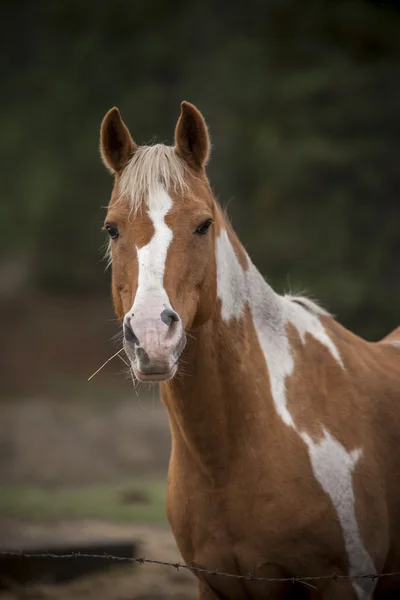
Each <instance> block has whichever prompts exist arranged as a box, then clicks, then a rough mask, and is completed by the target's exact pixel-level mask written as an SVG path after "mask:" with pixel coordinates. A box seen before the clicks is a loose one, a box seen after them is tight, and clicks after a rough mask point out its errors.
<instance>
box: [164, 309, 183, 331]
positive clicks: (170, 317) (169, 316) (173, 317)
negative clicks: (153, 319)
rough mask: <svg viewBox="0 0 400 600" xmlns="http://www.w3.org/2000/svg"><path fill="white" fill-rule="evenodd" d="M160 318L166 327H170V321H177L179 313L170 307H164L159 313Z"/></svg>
mask: <svg viewBox="0 0 400 600" xmlns="http://www.w3.org/2000/svg"><path fill="white" fill-rule="evenodd" d="M160 319H161V321H162V322H163V323H165V324H166V326H167V327H170V326H171V324H172V323H175V322H178V321H179V315H178V313H176V312H175V311H174V310H172V308H165V309H164V310H163V311H162V313H161V315H160Z"/></svg>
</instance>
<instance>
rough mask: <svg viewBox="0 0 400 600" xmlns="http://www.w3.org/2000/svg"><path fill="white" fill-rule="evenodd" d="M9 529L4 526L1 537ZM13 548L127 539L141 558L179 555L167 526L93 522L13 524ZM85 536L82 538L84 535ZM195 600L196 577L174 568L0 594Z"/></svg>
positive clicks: (10, 599) (119, 572) (136, 569)
mask: <svg viewBox="0 0 400 600" xmlns="http://www.w3.org/2000/svg"><path fill="white" fill-rule="evenodd" d="M4 526H5V524H4V523H3V533H5V530H4ZM8 527H9V530H10V531H11V530H12V532H13V533H12V535H13V539H14V542H15V546H16V547H18V543H17V542H18V540H20V541H23V543H24V544H25V545H29V544H30V543H33V542H34V543H35V544H38V543H40V542H41V541H43V542H46V541H47V540H49V539H54V538H57V539H62V540H64V541H70V540H73V541H74V542H75V541H76V540H79V539H83V538H84V540H85V541H88V540H96V539H101V540H107V539H110V540H111V539H116V538H117V539H120V540H123V539H126V540H130V539H132V540H135V541H137V542H139V547H140V555H141V556H145V557H149V558H150V557H151V558H152V559H160V560H168V561H170V562H179V561H180V560H182V559H181V557H180V554H179V552H178V550H177V548H176V545H175V542H174V539H173V537H172V535H171V532H170V530H169V529H168V527H151V526H146V525H134V526H133V525H129V526H128V525H117V524H115V523H108V522H103V521H95V520H87V519H86V520H84V521H80V520H75V521H65V522H57V523H53V524H46V523H36V524H32V523H27V522H19V521H16V520H9V522H8ZM82 532H84V535H82ZM51 598H54V599H57V600H69V599H70V598H71V599H72V598H73V599H74V600H80V599H82V600H83V599H85V600H95V599H96V600H97V599H98V600H158V599H159V600H163V599H169V598H174V599H175V600H192V599H195V598H197V583H196V579H195V577H194V576H193V575H192V574H191V573H189V572H188V571H186V570H183V569H181V570H179V571H176V570H175V569H174V568H172V567H164V566H158V565H151V564H145V565H137V566H133V567H131V566H130V565H128V566H123V567H116V568H113V570H110V571H107V572H105V573H102V574H94V575H90V576H85V577H82V578H80V579H77V580H75V581H72V582H70V583H67V584H58V585H42V584H40V585H39V584H37V585H31V586H29V587H24V588H22V587H20V588H18V587H16V586H13V587H11V589H9V590H7V591H4V592H3V593H1V592H0V599H1V600H17V599H18V600H20V599H26V600H33V599H35V600H40V599H43V600H50V599H51Z"/></svg>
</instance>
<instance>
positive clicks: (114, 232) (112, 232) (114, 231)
mask: <svg viewBox="0 0 400 600" xmlns="http://www.w3.org/2000/svg"><path fill="white" fill-rule="evenodd" d="M105 229H106V231H107V233H108V235H109V236H110V238H111V239H112V240H115V238H117V237H118V236H119V231H118V227H116V226H115V225H110V224H109V223H107V225H106V226H105Z"/></svg>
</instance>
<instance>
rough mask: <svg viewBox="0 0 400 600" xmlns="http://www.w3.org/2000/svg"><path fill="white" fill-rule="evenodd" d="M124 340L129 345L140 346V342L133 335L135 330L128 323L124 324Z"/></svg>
mask: <svg viewBox="0 0 400 600" xmlns="http://www.w3.org/2000/svg"><path fill="white" fill-rule="evenodd" d="M124 338H125V339H126V341H127V342H128V343H129V344H133V345H135V346H139V340H138V338H137V337H136V335H135V334H134V333H133V329H132V327H131V326H130V325H128V323H126V322H125V323H124Z"/></svg>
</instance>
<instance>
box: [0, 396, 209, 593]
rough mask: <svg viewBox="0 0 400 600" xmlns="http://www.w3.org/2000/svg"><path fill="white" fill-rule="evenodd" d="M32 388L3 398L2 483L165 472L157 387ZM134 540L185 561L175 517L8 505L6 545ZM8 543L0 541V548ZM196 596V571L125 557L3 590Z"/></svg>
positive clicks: (0, 520) (2, 532) (1, 535)
mask: <svg viewBox="0 0 400 600" xmlns="http://www.w3.org/2000/svg"><path fill="white" fill-rule="evenodd" d="M78 396H79V394H78V395H77V394H74V395H73V397H72V396H71V397H70V398H69V397H68V394H64V397H63V398H62V399H60V398H58V399H52V398H50V397H44V396H41V397H37V398H29V399H26V400H23V399H22V400H21V399H19V400H13V401H12V402H2V403H0V494H1V493H2V492H1V485H8V486H10V485H11V486H19V485H27V484H28V485H33V486H36V487H40V488H42V489H49V490H52V489H54V488H59V487H60V486H61V487H62V486H65V485H67V486H68V485H74V486H77V485H78V486H79V485H81V484H87V483H89V484H90V483H98V482H106V483H107V482H114V481H116V482H118V481H122V480H123V481H132V483H133V484H134V483H135V481H136V480H139V479H140V477H143V475H145V476H149V477H152V476H155V475H156V476H157V477H165V476H166V471H167V465H168V457H169V451H170V437H169V430H168V423H167V418H166V415H165V410H164V408H163V407H162V406H161V404H160V403H159V400H158V398H157V396H156V395H155V394H154V393H150V394H143V393H142V394H141V396H140V397H139V398H137V397H136V396H135V395H134V394H132V395H129V396H125V395H121V396H119V397H118V396H117V397H112V400H111V401H110V397H109V396H108V395H107V394H103V396H104V397H103V398H100V397H99V396H98V395H97V394H94V395H93V397H91V398H89V397H87V396H85V395H84V394H83V395H82V394H81V396H79V397H78ZM115 539H118V540H132V541H135V542H137V543H138V544H139V552H140V556H146V557H147V558H151V559H160V560H163V561H170V562H179V561H181V560H182V559H181V557H180V555H179V552H178V550H177V548H176V545H175V542H174V539H173V537H172V534H171V532H170V530H169V527H168V525H167V524H166V525H165V526H164V525H161V526H160V525H157V526H156V525H154V526H152V525H149V524H130V523H117V522H110V521H105V520H98V519H97V520H96V519H93V518H85V519H83V518H73V519H71V518H65V519H64V518H60V519H56V520H54V519H53V520H50V519H44V520H41V521H38V520H27V519H26V518H24V519H22V518H21V517H16V516H14V517H12V518H11V517H10V516H7V515H6V514H0V546H1V547H2V548H7V549H18V550H19V549H20V548H29V547H31V546H33V545H35V546H36V547H37V546H38V545H41V544H42V543H43V544H46V543H48V542H49V541H50V542H52V543H53V542H54V541H57V542H58V543H61V542H73V543H77V542H80V541H83V542H87V541H95V540H96V541H101V542H104V541H106V540H110V541H111V540H115ZM0 549H1V548H0ZM196 597H197V582H196V579H195V577H194V576H193V575H192V574H191V573H189V572H188V571H185V570H180V571H176V570H175V569H173V568H168V567H164V566H157V565H151V564H145V565H142V566H140V565H135V566H131V565H128V566H123V567H117V568H114V569H113V570H110V571H105V572H104V573H102V574H96V575H95V574H93V575H90V576H84V577H82V578H81V579H79V580H75V581H73V582H70V583H68V584H57V585H49V584H46V585H44V584H41V585H36V584H35V585H31V586H30V587H18V586H15V585H13V584H9V588H8V590H7V591H4V592H1V593H0V599H1V600H17V599H22V598H25V599H29V600H33V599H34V598H35V599H46V600H48V599H50V598H54V599H56V600H67V599H69V598H73V599H74V600H75V599H76V600H78V599H80V598H82V599H83V598H85V599H87V600H92V599H93V600H94V599H96V600H97V599H98V600H117V599H118V600H128V599H129V600H156V599H160V600H162V599H164V598H165V599H168V598H175V599H177V600H191V599H192V598H196Z"/></svg>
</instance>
